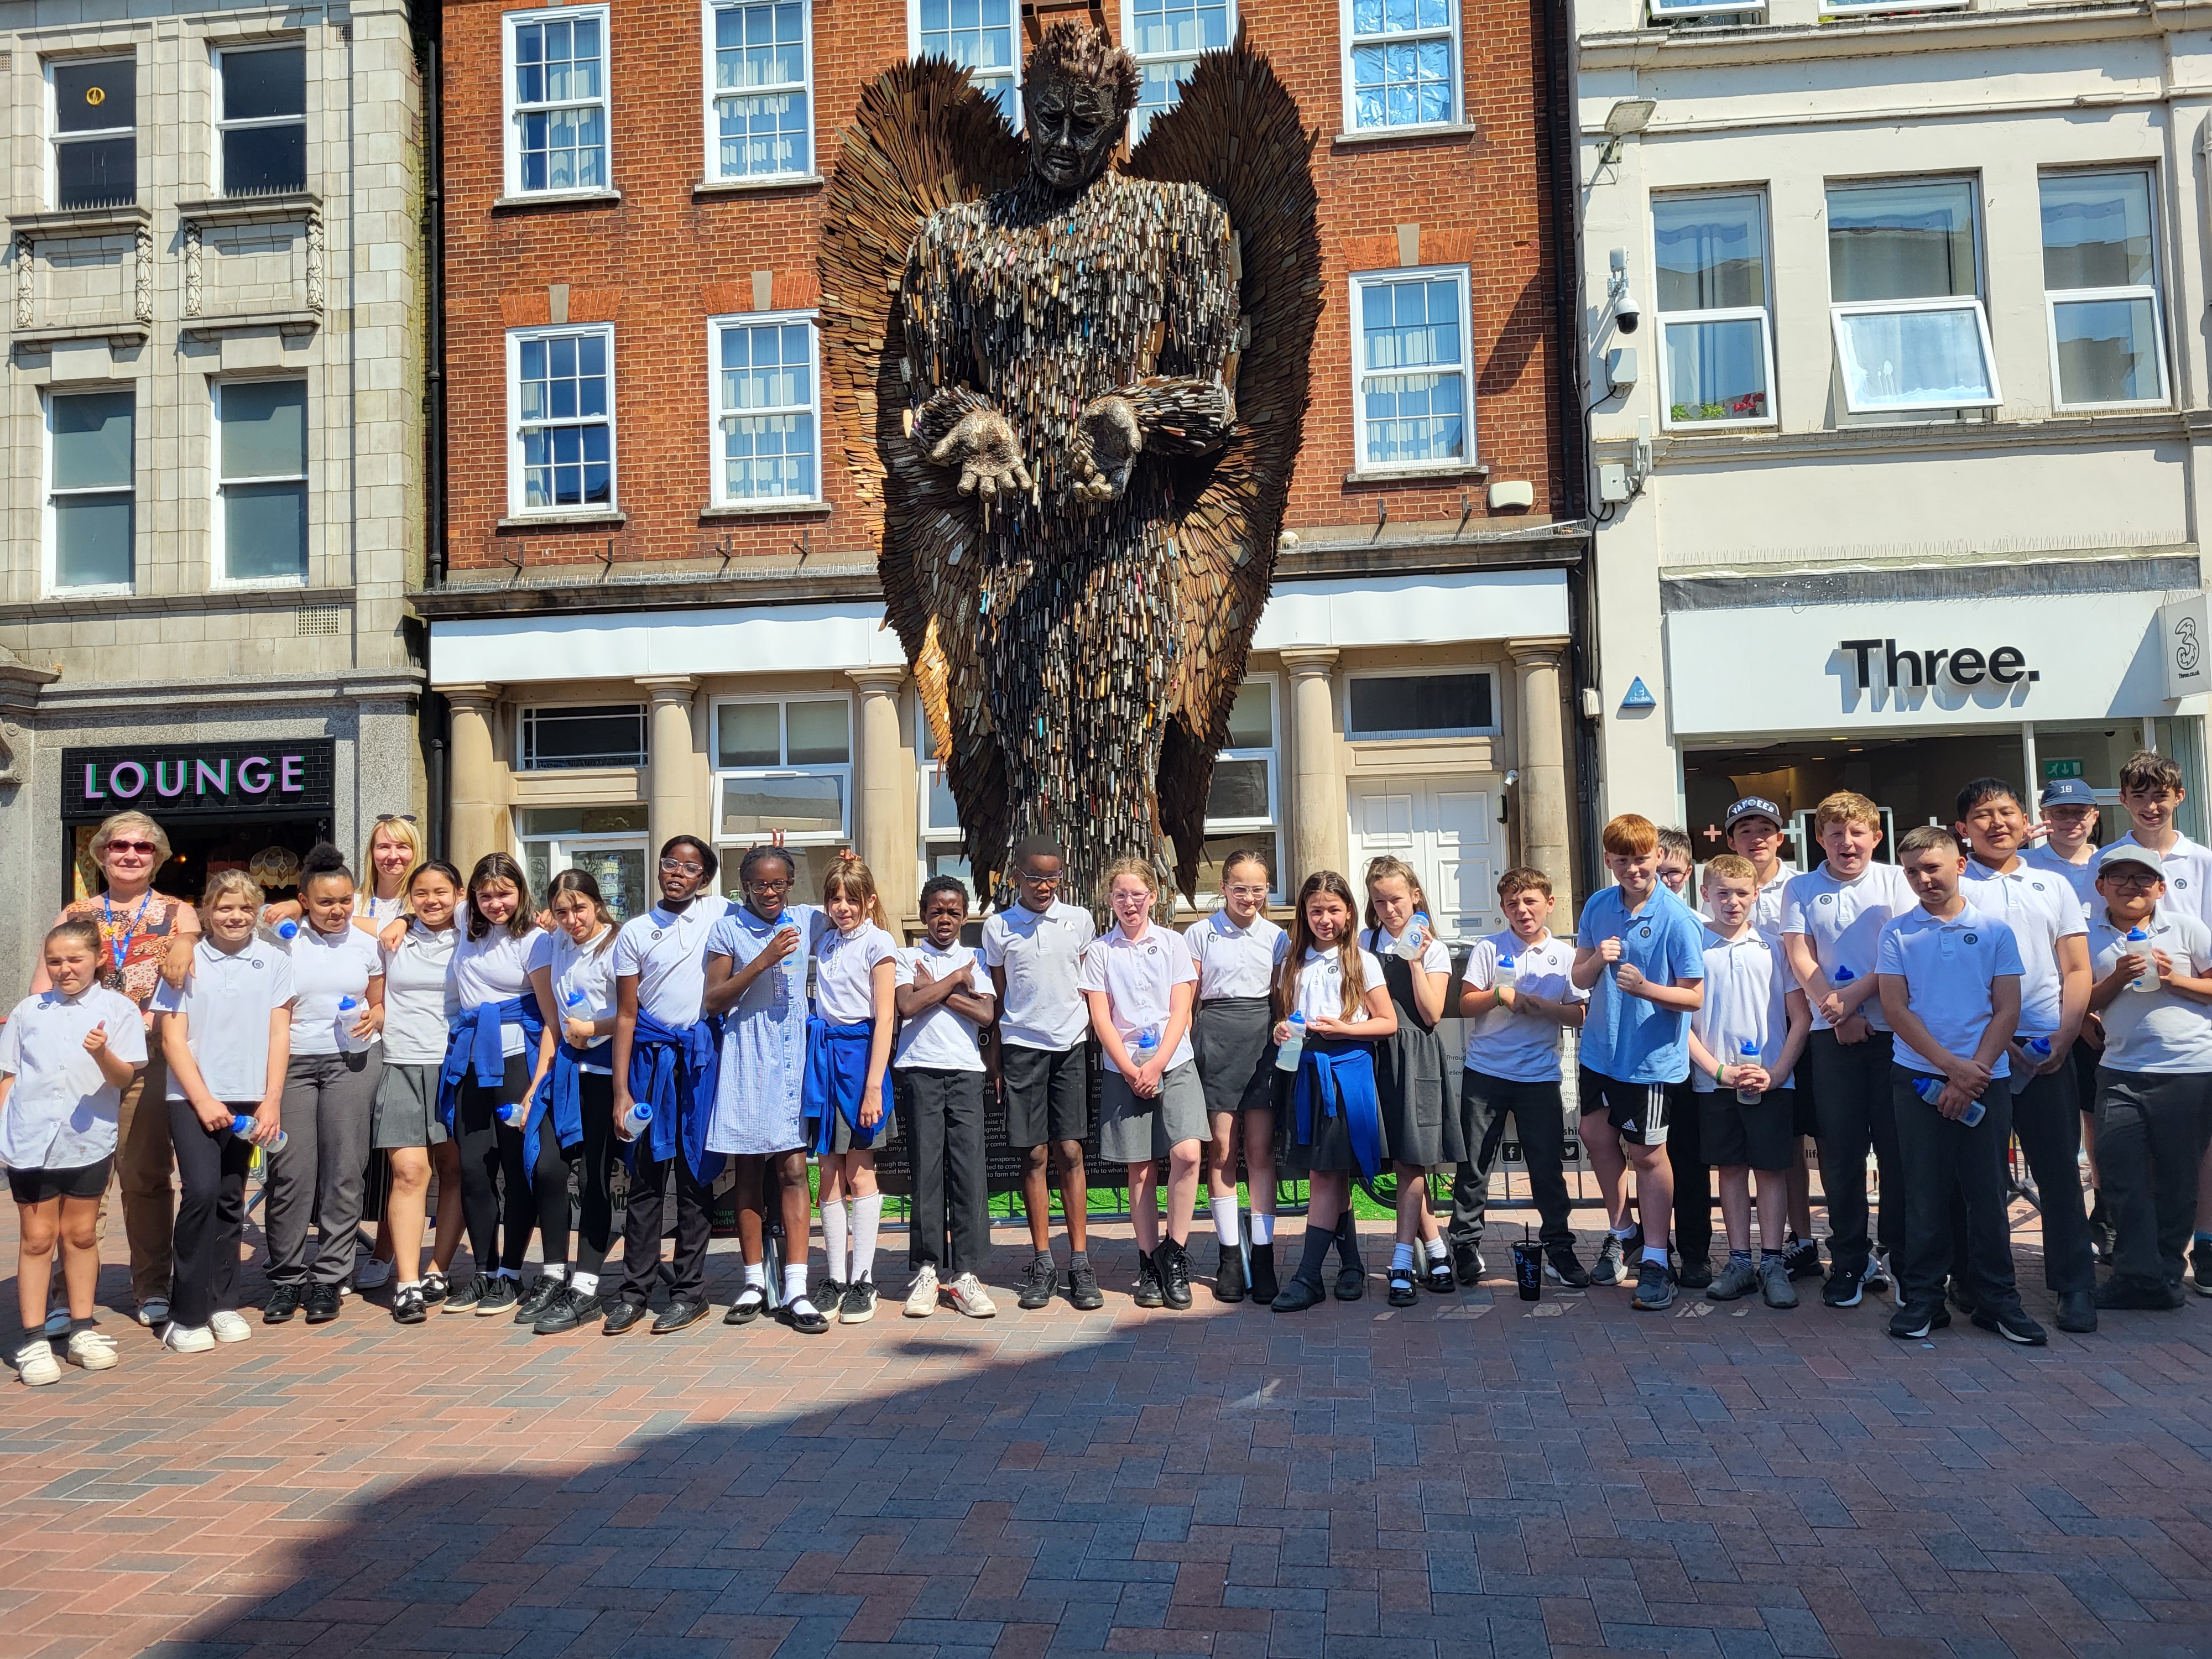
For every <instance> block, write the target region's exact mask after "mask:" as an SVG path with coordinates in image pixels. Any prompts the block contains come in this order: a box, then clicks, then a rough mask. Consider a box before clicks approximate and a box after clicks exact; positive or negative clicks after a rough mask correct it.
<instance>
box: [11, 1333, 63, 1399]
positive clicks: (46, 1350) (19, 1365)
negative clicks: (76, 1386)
mask: <svg viewBox="0 0 2212 1659" xmlns="http://www.w3.org/2000/svg"><path fill="white" fill-rule="evenodd" d="M15 1375H16V1376H19V1377H21V1378H22V1380H23V1383H24V1384H25V1386H26V1387H28V1388H33V1389H43V1388H45V1387H46V1384H47V1383H58V1382H60V1381H61V1380H62V1368H61V1366H60V1365H59V1364H57V1363H56V1362H55V1359H54V1350H53V1346H52V1344H51V1343H49V1342H48V1341H47V1340H46V1338H44V1337H40V1338H39V1340H37V1341H35V1342H26V1343H25V1344H24V1345H23V1346H21V1347H20V1348H18V1349H16V1350H15Z"/></svg>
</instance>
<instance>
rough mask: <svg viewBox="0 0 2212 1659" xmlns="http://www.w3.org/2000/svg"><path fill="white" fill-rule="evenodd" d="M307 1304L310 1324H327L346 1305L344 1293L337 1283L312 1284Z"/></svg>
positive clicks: (308, 1292)
mask: <svg viewBox="0 0 2212 1659" xmlns="http://www.w3.org/2000/svg"><path fill="white" fill-rule="evenodd" d="M306 1305H307V1322H308V1323H309V1324H310V1325H327V1324H329V1323H330V1322H331V1321H332V1320H333V1319H336V1318H337V1316H338V1310H339V1309H340V1308H341V1307H343V1306H344V1305H345V1298H344V1293H343V1292H342V1291H340V1290H339V1289H338V1287H337V1285H308V1286H307V1304H306Z"/></svg>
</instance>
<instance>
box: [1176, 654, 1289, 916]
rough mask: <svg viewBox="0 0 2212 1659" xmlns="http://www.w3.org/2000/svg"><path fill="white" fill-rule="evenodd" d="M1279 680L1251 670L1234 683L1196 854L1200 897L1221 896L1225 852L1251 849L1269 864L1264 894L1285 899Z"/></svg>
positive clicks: (1210, 901) (1204, 900)
mask: <svg viewBox="0 0 2212 1659" xmlns="http://www.w3.org/2000/svg"><path fill="white" fill-rule="evenodd" d="M1281 732H1282V721H1281V719H1280V716H1279V711H1278V708H1277V686H1276V682H1275V680H1274V678H1273V676H1271V675H1265V674H1255V675H1254V676H1253V677H1252V678H1249V679H1248V680H1246V681H1245V682H1244V684H1242V685H1240V686H1239V687H1237V701H1236V702H1235V704H1234V705H1232V706H1231V709H1230V711H1229V740H1228V742H1227V743H1225V744H1223V745H1222V749H1221V753H1220V754H1219V755H1218V756H1217V757H1215V759H1214V763H1213V784H1212V788H1210V789H1209V790H1208V791H1207V793H1206V845H1205V852H1204V854H1203V855H1202V856H1201V857H1200V860H1199V875H1198V899H1199V902H1200V903H1201V904H1204V905H1206V906H1209V907H1211V906H1212V905H1213V904H1214V903H1216V902H1218V901H1219V899H1220V897H1221V866H1223V865H1224V864H1225V862H1227V860H1228V859H1229V855H1230V854H1232V853H1236V852H1238V851H1250V852H1254V853H1257V854H1259V855H1260V860H1261V862H1262V863H1263V864H1265V865H1266V866H1267V896H1268V899H1269V902H1272V903H1276V904H1280V903H1283V902H1285V892H1284V889H1283V857H1282V851H1283V848H1282V823H1283V819H1282V795H1281V777H1282V772H1281V766H1280V748H1281V744H1280V734H1281Z"/></svg>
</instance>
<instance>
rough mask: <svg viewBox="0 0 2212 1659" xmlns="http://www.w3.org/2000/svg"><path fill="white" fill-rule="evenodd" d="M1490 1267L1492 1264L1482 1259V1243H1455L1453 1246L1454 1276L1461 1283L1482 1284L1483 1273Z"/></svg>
mask: <svg viewBox="0 0 2212 1659" xmlns="http://www.w3.org/2000/svg"><path fill="white" fill-rule="evenodd" d="M1489 1269H1490V1264H1489V1263H1488V1262H1487V1261H1484V1260H1483V1259H1482V1247H1481V1246H1480V1245H1479V1244H1455V1245H1453V1246H1452V1276H1453V1277H1454V1278H1455V1279H1458V1280H1459V1282H1460V1283H1461V1284H1462V1285H1480V1283H1482V1276H1483V1274H1484V1273H1487V1272H1488V1271H1489Z"/></svg>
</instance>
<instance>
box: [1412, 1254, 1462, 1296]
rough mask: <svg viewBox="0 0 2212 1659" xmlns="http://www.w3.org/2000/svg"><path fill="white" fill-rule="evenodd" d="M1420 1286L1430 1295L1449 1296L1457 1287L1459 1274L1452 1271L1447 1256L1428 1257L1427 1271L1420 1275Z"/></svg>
mask: <svg viewBox="0 0 2212 1659" xmlns="http://www.w3.org/2000/svg"><path fill="white" fill-rule="evenodd" d="M1421 1288H1422V1289H1423V1290H1425V1291H1427V1292H1428V1293H1429V1294H1430V1295H1431V1296H1449V1295H1450V1294H1451V1293H1452V1292H1453V1291H1456V1290H1457V1289H1459V1276H1458V1274H1457V1273H1454V1272H1453V1271H1452V1264H1451V1261H1450V1260H1449V1258H1439V1257H1437V1256H1431V1257H1430V1258H1429V1267H1428V1271H1427V1273H1425V1274H1424V1275H1423V1277H1422V1279H1421Z"/></svg>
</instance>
